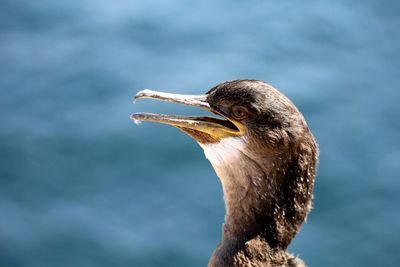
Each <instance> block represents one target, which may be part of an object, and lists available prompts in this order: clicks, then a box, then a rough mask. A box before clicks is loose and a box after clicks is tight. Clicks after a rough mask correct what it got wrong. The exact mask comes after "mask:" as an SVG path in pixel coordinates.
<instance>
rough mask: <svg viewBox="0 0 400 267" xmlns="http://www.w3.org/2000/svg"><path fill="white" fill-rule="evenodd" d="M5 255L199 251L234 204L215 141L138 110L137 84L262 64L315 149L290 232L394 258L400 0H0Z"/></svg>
mask: <svg viewBox="0 0 400 267" xmlns="http://www.w3.org/2000/svg"><path fill="white" fill-rule="evenodd" d="M0 6H1V8H0V123H1V124H0V266H1V267H19V266H21V267H25V266H29V267H36V266H40V267H47V266H49V267H50V266H59V267H67V266H74V267H80V266H82V267H90V266H97V267H101V266H113V267H123V266H144V267H147V266H148V267H150V266H205V265H206V264H207V262H208V257H209V256H210V255H211V253H212V251H213V249H214V248H215V246H216V244H217V243H218V241H219V238H220V232H221V226H222V222H223V216H224V204H223V200H222V192H221V188H220V184H219V181H218V179H217V177H216V175H215V174H214V171H213V170H212V168H211V166H210V164H209V163H208V162H207V160H206V159H205V157H204V154H203V152H202V151H201V149H200V148H199V147H198V146H197V144H196V143H195V142H193V141H192V140H191V139H190V138H189V137H187V136H186V135H185V134H183V133H181V132H179V131H178V130H176V129H173V128H172V127H168V126H165V125H158V124H151V123H143V125H141V126H140V127H139V126H136V125H134V124H133V123H132V122H131V121H130V119H129V115H130V114H131V113H132V112H135V111H151V112H164V113H176V114H200V113H201V112H200V111H199V110H198V109H192V108H189V107H185V106H180V105H173V104H167V103H160V102H155V101H146V100H144V101H139V102H138V103H137V104H136V105H133V104H132V101H131V100H132V96H133V95H134V94H135V93H136V92H137V91H138V90H140V89H142V88H152V89H158V90H163V91H168V92H177V93H195V94H196V93H203V92H205V91H206V90H208V89H209V88H211V87H212V86H214V85H216V84H218V83H220V82H222V81H225V80H231V79H238V78H255V79H262V80H265V81H268V82H269V83H270V84H272V85H274V86H275V87H277V88H280V89H281V91H283V92H284V93H285V94H286V95H288V96H289V97H290V98H291V99H292V100H293V101H294V102H295V103H296V104H297V105H298V106H299V108H300V110H301V111H302V112H303V113H304V115H305V117H306V119H307V120H308V123H309V125H310V127H311V129H312V131H313V132H314V134H315V136H316V137H317V139H318V141H319V144H320V149H321V159H320V167H319V174H318V177H317V182H316V188H315V208H314V210H313V212H312V213H311V215H310V216H309V219H308V223H307V224H305V225H304V226H303V228H302V231H301V233H300V234H299V235H298V236H297V238H296V239H295V241H294V242H293V243H292V245H291V247H290V251H292V252H294V253H296V254H300V255H301V257H302V258H303V259H304V260H305V261H306V262H307V263H308V264H309V266H324V267H327V266H328V267H329V266H364V267H366V266H398V262H399V261H400V253H399V248H400V212H399V206H400V188H399V177H400V144H399V141H398V137H399V133H400V121H399V119H400V116H399V115H400V107H399V100H400V93H399V86H400V72H399V70H400V53H399V47H400V34H399V28H400V16H399V14H400V2H399V1H396V0H392V1H390V0H387V1H372V0H366V1H356V0H346V1H345V0H343V1H330V2H328V1H301V2H299V1H228V0H225V1H211V0H205V1H196V2H194V1H183V0H177V1H139V0H138V1H128V0H126V1H111V0H109V1H106V0H84V1H78V0H70V1H50V0H35V1H29V0H25V1H23V0H1V1H0Z"/></svg>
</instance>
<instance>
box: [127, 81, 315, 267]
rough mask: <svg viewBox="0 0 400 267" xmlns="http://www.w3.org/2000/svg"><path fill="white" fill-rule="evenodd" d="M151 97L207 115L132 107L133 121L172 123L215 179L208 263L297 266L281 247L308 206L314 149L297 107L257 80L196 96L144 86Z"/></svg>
mask: <svg viewBox="0 0 400 267" xmlns="http://www.w3.org/2000/svg"><path fill="white" fill-rule="evenodd" d="M134 98H135V100H138V99H143V98H150V99H155V100H161V101H168V102H175V103H181V104H185V105H189V106H195V107H199V108H203V109H205V110H207V111H209V112H210V113H212V114H210V115H212V116H176V115H165V114H154V113H144V112H137V113H134V114H132V115H131V119H132V120H134V121H135V122H136V123H140V122H142V121H151V122H158V123H164V124H168V125H171V126H174V127H176V128H178V129H180V130H182V131H183V132H185V133H186V134H188V135H189V136H190V137H192V138H193V139H194V140H195V141H196V142H197V143H198V144H199V145H200V146H201V148H202V149H203V150H204V153H205V156H206V158H207V159H208V160H209V161H210V163H211V165H212V167H213V168H214V170H215V172H216V174H217V176H218V177H219V179H220V182H221V184H222V191H223V195H224V202H225V222H224V224H223V229H222V237H221V241H220V243H219V244H218V246H217V247H216V249H215V250H214V252H213V254H212V256H211V257H210V259H209V262H208V267H221V266H222V267H225V266H226V267H228V266H229V267H231V266H233V267H242V266H243V267H244V266H252V267H261V266H265V267H278V266H280V267H281V266H284V267H304V266H306V264H305V263H304V261H303V260H301V259H300V258H299V257H298V256H295V255H293V254H291V253H289V252H288V246H289V244H290V243H291V241H292V240H293V238H294V237H295V235H296V234H297V233H298V232H299V230H300V228H301V225H302V224H303V223H304V222H305V220H306V217H307V215H308V213H309V212H310V210H311V208H312V199H313V188H314V180H315V176H316V168H317V165H318V158H319V148H318V144H317V142H316V139H315V138H314V136H313V134H312V132H311V130H310V129H309V127H308V125H307V123H306V121H305V119H304V117H303V115H302V113H301V112H300V111H299V110H298V108H297V107H296V106H295V105H294V104H293V103H292V102H291V101H290V100H289V98H288V97H286V96H285V95H284V94H283V93H281V92H280V91H279V90H277V89H275V88H274V87H273V86H271V85H269V84H267V83H266V82H264V81H261V80H252V79H241V80H232V81H226V82H223V83H220V84H218V85H216V86H214V87H213V88H211V89H210V90H209V91H208V92H207V93H205V94H202V95H182V94H173V93H165V92H159V91H153V90H149V89H145V90H142V91H139V92H138V93H137V94H136V95H135V97H134Z"/></svg>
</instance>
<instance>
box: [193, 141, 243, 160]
mask: <svg viewBox="0 0 400 267" xmlns="http://www.w3.org/2000/svg"><path fill="white" fill-rule="evenodd" d="M200 146H201V147H202V148H203V150H204V154H205V155H206V158H207V159H208V160H209V161H210V162H211V164H212V165H213V166H214V167H217V166H221V165H229V164H230V163H232V162H235V161H237V160H238V159H239V158H240V156H241V153H244V151H245V147H246V143H245V142H244V140H243V138H242V137H227V138H223V139H221V141H220V142H219V143H211V144H200Z"/></svg>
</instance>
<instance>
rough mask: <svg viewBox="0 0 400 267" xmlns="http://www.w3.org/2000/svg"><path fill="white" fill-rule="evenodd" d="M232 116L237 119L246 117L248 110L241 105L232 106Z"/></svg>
mask: <svg viewBox="0 0 400 267" xmlns="http://www.w3.org/2000/svg"><path fill="white" fill-rule="evenodd" d="M231 114H232V117H234V118H235V119H237V120H242V119H244V118H246V117H247V114H248V110H247V108H245V107H242V106H233V107H232V110H231Z"/></svg>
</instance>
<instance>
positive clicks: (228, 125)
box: [131, 89, 244, 143]
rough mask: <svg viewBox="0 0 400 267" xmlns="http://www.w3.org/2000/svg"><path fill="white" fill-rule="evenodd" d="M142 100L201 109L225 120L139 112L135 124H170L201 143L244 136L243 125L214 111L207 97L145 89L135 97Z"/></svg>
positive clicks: (134, 117)
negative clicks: (146, 99) (144, 122)
mask: <svg viewBox="0 0 400 267" xmlns="http://www.w3.org/2000/svg"><path fill="white" fill-rule="evenodd" d="M142 98H152V99H156V100H161V101H168V102H174V103H181V104H185V105H189V106H195V107H200V108H203V109H206V110H208V111H210V112H212V113H214V114H217V115H219V116H222V117H224V118H221V119H220V118H215V117H209V116H203V117H197V116H175V115H164V114H154V113H143V112H139V113H134V114H132V115H131V119H132V120H134V121H135V122H141V121H152V122H158V123H164V124H169V125H172V126H175V127H177V128H179V129H181V130H182V131H184V132H186V133H187V134H189V135H190V136H191V137H193V138H194V139H195V140H196V141H198V142H200V143H215V142H219V141H220V139H222V138H225V137H232V136H240V135H242V134H243V130H244V127H243V125H242V124H241V123H239V122H237V121H234V120H232V119H229V118H227V117H225V116H224V115H223V114H220V113H219V112H217V111H215V110H213V109H212V108H211V107H210V105H209V103H208V102H207V95H181V94H170V93H163V92H157V91H152V90H148V89H145V90H142V91H140V92H138V93H137V94H136V96H135V100H137V99H142Z"/></svg>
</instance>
